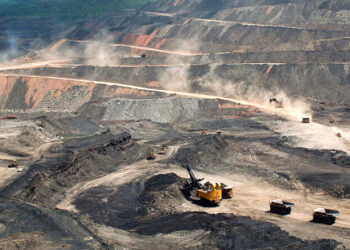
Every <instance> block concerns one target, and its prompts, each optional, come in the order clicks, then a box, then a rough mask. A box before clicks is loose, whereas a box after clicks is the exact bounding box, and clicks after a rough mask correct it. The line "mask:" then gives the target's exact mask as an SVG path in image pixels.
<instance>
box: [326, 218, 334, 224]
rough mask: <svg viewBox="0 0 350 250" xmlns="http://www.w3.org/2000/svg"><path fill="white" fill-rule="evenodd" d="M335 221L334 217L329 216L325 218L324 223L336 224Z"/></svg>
mask: <svg viewBox="0 0 350 250" xmlns="http://www.w3.org/2000/svg"><path fill="white" fill-rule="evenodd" d="M334 221H335V220H334V218H329V217H326V218H323V223H324V224H327V225H332V224H334Z"/></svg>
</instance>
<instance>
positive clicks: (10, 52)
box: [0, 30, 18, 62]
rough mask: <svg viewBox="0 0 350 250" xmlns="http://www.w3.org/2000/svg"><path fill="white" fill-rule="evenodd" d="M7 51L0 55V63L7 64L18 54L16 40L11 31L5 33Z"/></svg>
mask: <svg viewBox="0 0 350 250" xmlns="http://www.w3.org/2000/svg"><path fill="white" fill-rule="evenodd" d="M6 37H7V43H8V49H6V50H5V51H4V52H2V53H1V54H0V62H7V61H9V60H11V59H13V58H15V57H16V56H17V54H18V49H17V38H16V36H15V35H14V34H13V32H11V31H9V30H8V31H6Z"/></svg>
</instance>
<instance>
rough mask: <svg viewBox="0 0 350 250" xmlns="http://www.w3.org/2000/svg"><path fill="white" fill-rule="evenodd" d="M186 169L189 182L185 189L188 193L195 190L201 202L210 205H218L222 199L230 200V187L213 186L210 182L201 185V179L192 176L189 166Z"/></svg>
mask: <svg viewBox="0 0 350 250" xmlns="http://www.w3.org/2000/svg"><path fill="white" fill-rule="evenodd" d="M186 169H187V172H188V174H189V175H190V179H191V182H190V183H186V185H185V189H186V190H188V191H189V192H190V191H191V190H194V189H196V196H197V197H198V198H200V200H201V201H203V202H205V203H208V204H212V205H219V204H220V202H221V200H222V199H223V198H224V199H225V198H232V196H233V189H232V187H228V186H226V185H225V184H223V183H215V184H213V183H211V182H206V183H205V184H204V185H203V184H202V183H201V182H202V181H203V178H201V179H197V178H196V177H195V176H194V174H193V172H192V170H191V167H190V166H189V165H187V166H186Z"/></svg>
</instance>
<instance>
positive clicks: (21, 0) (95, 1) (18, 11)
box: [0, 0, 158, 19]
mask: <svg viewBox="0 0 350 250" xmlns="http://www.w3.org/2000/svg"><path fill="white" fill-rule="evenodd" d="M155 1H158V0H0V16H16V17H18V16H53V17H57V18H61V19H74V18H85V17H92V16H100V15H103V14H104V13H106V12H109V11H116V10H121V9H128V8H138V7H142V6H143V5H145V4H147V3H149V2H155Z"/></svg>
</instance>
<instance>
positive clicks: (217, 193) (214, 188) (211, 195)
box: [196, 183, 222, 205]
mask: <svg viewBox="0 0 350 250" xmlns="http://www.w3.org/2000/svg"><path fill="white" fill-rule="evenodd" d="M196 196H197V197H198V198H200V199H201V200H202V201H205V202H209V203H210V204H213V205H219V204H220V202H221V200H222V190H221V184H219V183H215V185H214V184H213V183H208V184H207V185H205V189H204V188H201V189H198V190H197V192H196Z"/></svg>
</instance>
